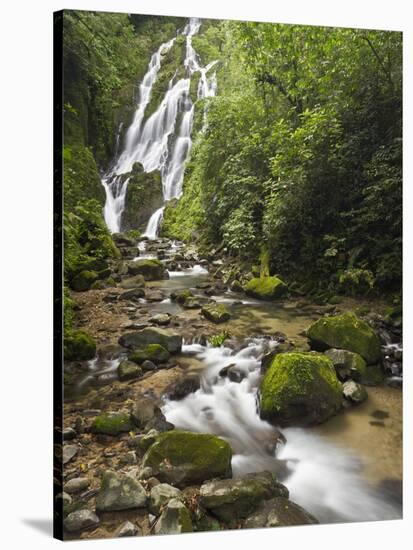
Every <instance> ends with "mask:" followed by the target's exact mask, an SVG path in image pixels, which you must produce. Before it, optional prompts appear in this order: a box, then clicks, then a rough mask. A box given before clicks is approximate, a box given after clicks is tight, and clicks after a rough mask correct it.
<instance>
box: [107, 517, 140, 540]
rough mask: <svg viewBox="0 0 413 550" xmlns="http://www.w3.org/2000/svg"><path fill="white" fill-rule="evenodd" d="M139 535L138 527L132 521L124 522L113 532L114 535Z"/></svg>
mask: <svg viewBox="0 0 413 550" xmlns="http://www.w3.org/2000/svg"><path fill="white" fill-rule="evenodd" d="M136 535H138V528H137V527H136V525H134V524H133V523H132V522H131V521H125V523H122V525H120V526H119V527H118V528H117V529H116V531H115V532H114V533H113V536H114V537H116V538H117V537H136Z"/></svg>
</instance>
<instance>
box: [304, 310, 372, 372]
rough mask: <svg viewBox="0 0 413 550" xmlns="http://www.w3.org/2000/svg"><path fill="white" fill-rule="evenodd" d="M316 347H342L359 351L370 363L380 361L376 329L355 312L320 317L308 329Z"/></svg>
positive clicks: (309, 336) (308, 333)
mask: <svg viewBox="0 0 413 550" xmlns="http://www.w3.org/2000/svg"><path fill="white" fill-rule="evenodd" d="M307 336H308V338H309V339H310V341H311V345H312V347H313V348H314V349H317V350H320V351H324V350H326V349H327V348H340V349H345V350H348V351H353V352H355V353H358V354H359V355H361V356H362V357H363V359H365V361H366V363H367V364H368V365H372V364H374V363H377V361H379V359H380V356H381V350H380V340H379V338H378V336H377V334H376V333H375V332H374V330H373V329H372V328H371V327H370V326H369V325H368V324H367V323H366V322H365V321H362V320H361V319H359V318H358V317H357V316H356V315H355V314H354V313H351V312H347V313H343V314H342V315H337V316H335V317H323V318H321V319H318V321H316V322H315V323H313V324H312V325H311V326H310V327H309V328H308V329H307Z"/></svg>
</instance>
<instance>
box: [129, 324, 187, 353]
mask: <svg viewBox="0 0 413 550" xmlns="http://www.w3.org/2000/svg"><path fill="white" fill-rule="evenodd" d="M119 344H120V345H121V346H124V347H125V348H129V349H133V350H137V349H140V350H141V349H145V348H146V347H147V346H149V345H151V344H158V345H160V346H162V347H163V348H165V349H166V350H167V351H168V352H169V353H178V352H180V351H181V348H182V336H181V335H180V334H177V333H176V332H174V331H173V330H170V329H165V328H159V327H148V328H144V329H143V330H138V331H136V332H129V333H127V334H124V335H123V336H121V337H120V338H119Z"/></svg>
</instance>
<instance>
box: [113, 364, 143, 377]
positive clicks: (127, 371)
mask: <svg viewBox="0 0 413 550" xmlns="http://www.w3.org/2000/svg"><path fill="white" fill-rule="evenodd" d="M118 376H119V380H121V381H122V382H123V381H125V380H133V379H135V378H139V377H140V376H142V369H141V368H140V367H139V366H138V365H137V364H136V363H133V362H132V361H127V360H124V361H121V362H120V363H119V366H118Z"/></svg>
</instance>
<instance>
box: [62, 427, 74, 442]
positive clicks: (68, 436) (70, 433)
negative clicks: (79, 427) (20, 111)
mask: <svg viewBox="0 0 413 550" xmlns="http://www.w3.org/2000/svg"><path fill="white" fill-rule="evenodd" d="M76 437H77V433H76V430H74V429H73V428H65V429H64V430H63V441H71V440H72V439H76Z"/></svg>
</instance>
